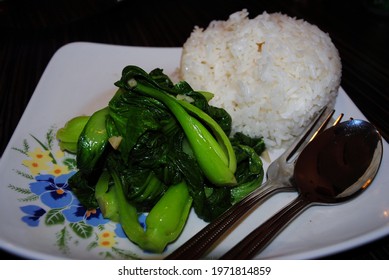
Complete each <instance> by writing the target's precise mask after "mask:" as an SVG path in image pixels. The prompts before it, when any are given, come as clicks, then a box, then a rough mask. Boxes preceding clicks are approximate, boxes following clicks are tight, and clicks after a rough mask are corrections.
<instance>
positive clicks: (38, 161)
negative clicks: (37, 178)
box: [22, 147, 52, 175]
mask: <svg viewBox="0 0 389 280" xmlns="http://www.w3.org/2000/svg"><path fill="white" fill-rule="evenodd" d="M27 155H28V156H29V157H30V159H27V160H23V161H22V163H23V165H25V166H26V167H27V168H29V169H30V172H31V174H33V175H37V174H39V173H41V171H43V170H49V169H50V166H49V165H48V163H49V162H51V161H52V158H51V157H50V152H49V151H46V150H42V149H41V148H39V147H37V148H35V150H34V151H33V152H28V153H27Z"/></svg>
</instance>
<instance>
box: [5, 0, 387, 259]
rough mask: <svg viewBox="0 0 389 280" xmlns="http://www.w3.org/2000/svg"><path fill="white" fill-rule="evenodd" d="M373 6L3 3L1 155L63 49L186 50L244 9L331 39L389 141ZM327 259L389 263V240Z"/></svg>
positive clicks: (254, 1)
mask: <svg viewBox="0 0 389 280" xmlns="http://www.w3.org/2000/svg"><path fill="white" fill-rule="evenodd" d="M372 2H377V1H369V0H356V1H342V0H327V1H324V0H310V1H309V0H291V1H286V0H251V1H246V0H236V1H233V0H223V1H219V0H215V1H204V0H196V1H192V0H188V1H163V0H160V1H154V0H148V1H132V0H128V1H125V0H122V1H120V0H117V1H116V0H84V1H80V0H56V1H53V0H47V1H43V0H28V1H21V0H12V1H10V0H0V155H1V154H2V153H3V152H4V149H5V148H6V145H7V143H8V141H9V140H10V138H11V136H12V133H13V131H14V129H15V127H16V125H17V124H18V122H19V120H20V117H21V116H22V114H23V111H24V109H25V107H26V105H27V103H28V102H29V99H30V97H31V95H32V93H33V92H34V90H35V87H36V85H37V83H38V81H39V79H40V77H41V75H42V73H43V71H44V69H45V68H46V66H47V64H48V62H49V60H50V59H51V57H52V56H53V54H54V53H55V52H56V51H57V50H58V49H59V48H60V47H62V46H64V45H65V44H68V43H71V42H77V41H86V42H98V43H108V44H117V45H126V46H145V47H150V46H153V47H181V46H182V45H183V43H184V42H185V41H186V39H187V38H188V36H189V35H190V33H191V31H192V30H193V27H194V26H195V25H198V26H200V27H207V26H208V24H209V22H210V21H212V20H214V19H220V20H226V19H227V18H228V16H229V15H230V14H231V13H233V12H236V11H239V10H242V9H243V8H247V9H248V11H249V13H250V17H255V16H256V15H258V14H260V13H262V12H263V11H267V12H282V13H286V14H288V15H290V16H293V17H297V18H303V19H305V20H306V21H308V22H310V23H312V24H316V25H317V26H318V27H319V28H320V29H322V30H323V31H325V32H327V33H329V35H330V36H331V38H332V40H333V42H334V44H335V45H336V47H337V48H338V50H339V52H340V56H341V59H342V64H343V73H342V84H341V85H342V87H343V88H344V90H345V91H346V92H347V94H348V95H349V96H350V98H351V99H352V100H353V102H354V103H355V104H356V105H357V106H358V107H359V109H360V110H361V111H362V112H363V113H364V114H365V116H366V117H367V118H368V119H369V120H370V121H371V122H372V123H374V124H375V125H376V126H377V128H378V129H379V130H380V131H381V133H382V135H383V136H384V137H385V138H386V139H388V137H389V122H388V120H389V110H388V109H389V92H388V89H389V69H388V66H389V51H388V50H389V10H388V8H386V9H385V8H384V7H378V6H374V5H372V4H370V3H372ZM378 2H380V1H378ZM381 2H388V1H381ZM211 3H212V5H210V4H211ZM386 6H388V4H386ZM1 187H4V186H1ZM388 199H389V198H388ZM0 255H1V258H2V259H18V258H19V257H18V256H15V255H12V254H10V253H9V252H3V251H0ZM326 259H389V236H387V237H384V238H382V239H379V240H376V241H374V242H372V243H370V244H363V245H361V246H360V247H358V248H353V249H351V250H349V251H346V252H341V253H338V254H335V255H331V256H327V257H326Z"/></svg>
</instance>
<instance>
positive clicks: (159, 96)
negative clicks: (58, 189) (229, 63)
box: [57, 66, 265, 253]
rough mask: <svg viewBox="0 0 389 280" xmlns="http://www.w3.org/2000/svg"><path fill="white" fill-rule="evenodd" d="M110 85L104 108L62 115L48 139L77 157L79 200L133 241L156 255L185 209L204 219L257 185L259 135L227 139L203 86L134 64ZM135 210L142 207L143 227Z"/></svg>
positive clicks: (221, 114) (226, 120) (225, 125)
mask: <svg viewBox="0 0 389 280" xmlns="http://www.w3.org/2000/svg"><path fill="white" fill-rule="evenodd" d="M115 85H116V86H118V90H117V92H116V94H115V95H114V96H113V98H112V99H111V100H110V101H109V104H108V106H107V107H105V108H103V109H101V110H98V111H97V112H95V113H94V114H93V115H92V116H91V117H87V118H85V119H84V118H83V119H77V118H75V119H73V120H70V121H69V122H68V123H67V124H66V125H65V126H64V128H62V129H60V130H59V131H58V133H57V138H58V139H59V140H60V145H63V147H64V148H65V146H66V145H65V144H66V143H68V142H69V143H72V145H73V147H72V148H71V149H68V151H70V152H74V153H76V154H77V167H78V169H79V170H78V172H77V173H76V174H75V175H74V176H72V177H71V178H70V180H69V184H70V186H71V188H72V190H73V192H74V194H75V195H76V196H77V197H78V199H79V200H80V202H81V203H82V204H83V205H84V206H85V207H87V208H96V207H100V209H101V210H102V213H103V215H104V217H106V218H109V219H111V220H113V221H117V222H120V224H121V225H122V227H123V229H124V231H125V233H126V234H127V236H128V238H129V239H130V240H132V241H133V242H134V243H136V244H138V245H139V246H140V247H141V248H143V249H145V250H149V251H153V252H159V253H160V252H162V251H163V250H164V248H165V247H166V246H167V244H169V243H170V242H173V241H174V240H175V239H176V238H177V237H178V236H179V235H180V233H181V231H182V229H183V227H184V225H185V223H186V220H187V218H188V215H189V212H190V209H191V208H192V207H193V209H194V210H195V212H196V214H197V215H198V216H199V217H200V218H201V219H203V220H205V221H212V220H213V219H215V218H216V217H217V216H219V215H220V214H221V213H223V212H224V211H225V210H227V209H228V208H229V207H230V206H231V205H232V204H234V203H236V202H237V201H239V200H241V199H242V198H243V197H244V196H246V195H247V194H249V193H250V192H252V191H253V190H254V189H255V188H257V187H259V186H260V185H261V183H262V180H263V167H262V161H261V159H260V156H259V155H260V154H261V153H262V152H263V150H264V149H265V145H264V142H263V140H262V138H257V139H254V138H250V137H248V136H246V135H243V134H241V133H239V134H236V135H234V137H232V138H229V134H230V133H231V122H232V120H231V117H230V115H229V114H228V113H227V112H226V111H225V110H224V109H222V108H217V107H214V106H211V105H209V103H208V102H209V100H210V99H211V98H212V97H213V94H212V93H209V92H204V91H201V92H200V91H194V90H193V89H192V88H191V87H190V85H189V84H188V83H186V82H185V81H181V82H179V83H177V84H173V83H172V81H171V80H170V79H169V77H168V76H167V75H165V74H164V73H163V71H162V70H161V69H154V70H153V71H151V72H150V73H146V72H145V71H144V70H142V69H141V68H139V67H136V66H127V67H125V68H124V69H123V72H122V77H121V79H120V80H119V81H117V82H116V83H115ZM72 127H74V129H71V128H72ZM68 134H69V135H68ZM68 136H69V137H68ZM70 136H71V137H70ZM68 138H69V139H70V140H68ZM75 143H76V147H74V144H75ZM140 212H148V213H149V214H148V216H147V220H146V229H143V228H142V227H141V226H140V225H139V223H138V219H137V217H138V214H139V213H140Z"/></svg>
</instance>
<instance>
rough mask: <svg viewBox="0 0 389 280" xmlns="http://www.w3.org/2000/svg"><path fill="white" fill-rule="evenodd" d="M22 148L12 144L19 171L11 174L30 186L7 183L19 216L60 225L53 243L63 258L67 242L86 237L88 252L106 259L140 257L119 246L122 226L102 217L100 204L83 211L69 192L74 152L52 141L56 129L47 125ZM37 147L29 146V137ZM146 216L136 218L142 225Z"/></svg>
mask: <svg viewBox="0 0 389 280" xmlns="http://www.w3.org/2000/svg"><path fill="white" fill-rule="evenodd" d="M30 137H31V139H30V138H28V139H24V140H23V143H22V145H21V147H13V148H12V149H13V150H14V151H16V152H19V153H22V154H23V156H25V159H24V160H22V162H21V166H22V169H18V170H15V172H16V173H17V174H18V175H20V176H22V177H24V178H26V179H27V180H28V181H29V184H28V186H15V185H13V184H10V185H8V187H9V188H10V189H12V190H13V191H15V192H17V193H18V194H19V195H20V197H19V198H18V201H19V202H20V203H21V204H22V205H21V206H20V207H19V208H20V210H21V212H22V215H23V216H22V217H21V220H22V222H24V223H25V224H26V225H27V226H29V227H45V226H46V227H49V226H50V227H52V226H55V227H57V228H58V231H57V233H56V244H55V245H56V246H57V248H58V250H59V251H60V252H61V253H62V254H63V255H64V257H66V255H68V254H69V253H70V250H71V248H72V246H70V242H72V244H74V243H76V244H77V243H80V241H85V240H86V241H87V242H88V243H87V250H99V255H100V256H101V257H102V258H105V259H115V258H120V259H123V258H125V259H139V258H140V257H139V256H138V255H137V254H136V253H134V252H133V251H132V250H131V249H122V247H121V246H119V242H120V241H121V240H126V239H127V237H126V236H125V234H124V232H123V230H122V228H121V226H120V224H117V223H113V222H111V221H109V220H108V219H105V218H104V217H103V215H102V213H101V211H100V209H99V208H97V209H86V208H85V207H83V206H82V205H81V204H80V202H79V200H78V199H77V197H76V196H75V195H74V194H73V193H72V190H71V188H70V186H69V184H68V179H69V178H70V177H71V176H72V175H73V174H75V173H76V160H75V157H74V155H71V154H68V153H64V152H63V151H61V150H60V149H59V148H58V147H57V145H55V141H56V139H55V128H54V127H52V128H50V129H49V130H48V131H47V133H46V135H45V136H44V140H43V141H42V140H41V139H38V138H37V137H35V136H34V135H30ZM31 140H32V141H33V143H34V144H35V146H30V141H31ZM144 219H145V214H141V215H140V216H139V222H140V223H141V224H142V226H144Z"/></svg>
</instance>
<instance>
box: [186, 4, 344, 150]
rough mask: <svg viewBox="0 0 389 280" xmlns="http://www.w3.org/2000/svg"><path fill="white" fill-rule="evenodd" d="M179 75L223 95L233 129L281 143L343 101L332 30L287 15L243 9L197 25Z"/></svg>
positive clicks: (218, 97)
mask: <svg viewBox="0 0 389 280" xmlns="http://www.w3.org/2000/svg"><path fill="white" fill-rule="evenodd" d="M179 76H180V78H181V79H183V80H186V81H187V82H188V83H189V84H190V85H191V86H192V87H193V88H194V89H195V90H205V91H210V92H212V93H214V94H215V97H214V99H212V100H211V102H210V103H211V104H213V105H216V106H218V107H222V108H224V109H226V110H227V111H228V112H229V113H230V114H231V116H232V120H233V124H232V126H233V127H232V129H233V133H235V132H237V131H240V132H243V133H246V134H248V135H251V136H263V137H264V139H265V142H266V144H267V146H268V147H269V148H272V147H275V148H280V147H282V146H283V145H284V144H286V143H288V142H290V140H292V139H293V138H294V137H295V136H297V135H299V134H300V133H301V131H302V130H303V128H304V127H305V126H306V125H307V124H308V123H309V121H310V120H311V119H312V118H313V116H314V115H315V114H316V113H317V111H318V110H320V109H321V108H322V107H323V106H324V105H326V104H328V103H330V104H331V106H332V105H333V103H334V100H335V99H336V96H337V93H338V88H339V85H340V79H341V61H340V58H339V54H338V51H337V49H336V48H335V46H334V45H333V43H332V42H331V39H330V37H329V36H328V34H326V33H324V32H323V31H321V30H320V29H319V28H318V27H316V26H314V25H312V24H309V23H308V22H306V21H303V20H297V19H295V18H291V17H289V16H287V15H283V14H280V13H274V14H268V13H263V14H261V15H259V16H257V17H256V18H254V19H249V18H248V12H247V11H246V10H242V11H240V12H236V13H234V14H232V15H231V16H230V17H229V19H228V20H227V21H213V22H211V23H210V25H209V26H208V27H207V28H206V29H201V28H199V27H195V29H194V31H193V32H192V34H191V35H190V37H189V38H188V40H187V41H186V42H185V44H184V46H183V52H182V58H181V66H180V69H179Z"/></svg>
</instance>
